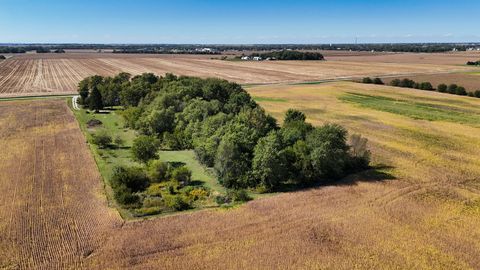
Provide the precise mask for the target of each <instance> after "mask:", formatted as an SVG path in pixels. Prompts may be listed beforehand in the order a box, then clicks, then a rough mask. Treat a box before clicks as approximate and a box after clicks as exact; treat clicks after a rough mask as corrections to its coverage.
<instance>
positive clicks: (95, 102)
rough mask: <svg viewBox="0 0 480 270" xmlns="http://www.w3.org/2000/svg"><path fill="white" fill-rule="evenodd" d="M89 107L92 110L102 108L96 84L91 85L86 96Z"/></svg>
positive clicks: (100, 96) (100, 95) (96, 110)
mask: <svg viewBox="0 0 480 270" xmlns="http://www.w3.org/2000/svg"><path fill="white" fill-rule="evenodd" d="M88 103H89V108H90V110H92V111H95V112H97V113H98V112H99V111H100V110H101V109H103V101H102V94H101V93H100V91H99V90H98V88H97V86H93V88H92V91H91V93H90V95H89V97H88Z"/></svg>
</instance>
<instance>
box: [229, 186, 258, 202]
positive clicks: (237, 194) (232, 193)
mask: <svg viewBox="0 0 480 270" xmlns="http://www.w3.org/2000/svg"><path fill="white" fill-rule="evenodd" d="M227 197H228V198H230V200H231V201H233V202H248V201H251V200H252V198H251V197H250V196H249V195H248V192H247V191H246V190H245V189H233V190H232V189H230V190H228V191H227Z"/></svg>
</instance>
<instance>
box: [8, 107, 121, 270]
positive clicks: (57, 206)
mask: <svg viewBox="0 0 480 270" xmlns="http://www.w3.org/2000/svg"><path fill="white" fill-rule="evenodd" d="M0 149H2V152H1V153H2V154H1V162H0V193H1V196H0V232H1V233H0V268H1V269H66V268H81V267H82V265H83V260H84V259H85V258H87V257H88V256H90V254H91V253H92V252H94V251H95V250H97V249H98V248H99V247H100V246H101V244H102V243H103V242H104V241H105V240H106V238H107V237H108V234H107V232H109V231H110V230H111V229H112V228H114V227H116V226H120V225H121V224H122V220H121V219H120V218H119V215H118V214H117V213H116V212H115V211H113V210H111V209H110V208H108V206H107V202H106V199H105V198H104V197H103V196H102V192H103V188H102V184H101V180H100V174H99V173H98V171H97V168H96V165H95V162H94V161H93V158H92V156H91V154H90V151H89V149H88V147H87V145H86V144H85V138H84V137H83V135H82V133H81V132H80V130H79V128H78V124H77V123H76V121H75V118H74V116H73V115H72V113H71V112H70V110H69V108H68V107H67V106H66V102H65V101H64V100H48V101H22V102H18V101H15V102H10V101H8V102H1V103H0Z"/></svg>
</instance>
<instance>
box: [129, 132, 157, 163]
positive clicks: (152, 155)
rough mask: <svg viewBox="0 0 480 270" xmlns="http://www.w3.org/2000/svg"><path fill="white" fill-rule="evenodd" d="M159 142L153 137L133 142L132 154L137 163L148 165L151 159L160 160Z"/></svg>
mask: <svg viewBox="0 0 480 270" xmlns="http://www.w3.org/2000/svg"><path fill="white" fill-rule="evenodd" d="M157 147H158V140H157V139H156V138H155V137H153V136H140V137H138V138H136V139H135V140H134V141H133V146H132V149H131V151H132V154H133V158H134V159H135V160H137V161H140V162H143V163H147V162H148V161H149V160H151V159H156V158H158V155H157Z"/></svg>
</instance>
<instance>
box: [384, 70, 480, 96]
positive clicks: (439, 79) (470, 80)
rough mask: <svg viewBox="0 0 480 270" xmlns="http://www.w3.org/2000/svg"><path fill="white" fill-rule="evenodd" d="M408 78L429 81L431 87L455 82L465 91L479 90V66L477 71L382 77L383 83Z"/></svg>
mask: <svg viewBox="0 0 480 270" xmlns="http://www.w3.org/2000/svg"><path fill="white" fill-rule="evenodd" d="M404 78H408V79H411V80H414V81H416V82H431V83H432V85H433V87H435V88H436V87H437V86H438V85H439V84H441V83H444V84H447V85H449V84H457V85H461V86H463V87H465V88H466V89H467V91H476V90H480V68H478V71H477V72H467V73H451V74H430V75H415V76H407V77H405V76H403V77H402V76H399V77H394V78H392V77H389V78H386V79H384V82H385V83H387V84H388V83H390V82H391V81H392V80H393V79H404Z"/></svg>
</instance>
